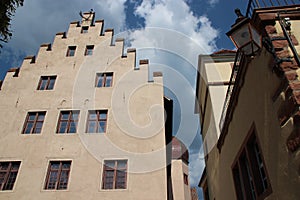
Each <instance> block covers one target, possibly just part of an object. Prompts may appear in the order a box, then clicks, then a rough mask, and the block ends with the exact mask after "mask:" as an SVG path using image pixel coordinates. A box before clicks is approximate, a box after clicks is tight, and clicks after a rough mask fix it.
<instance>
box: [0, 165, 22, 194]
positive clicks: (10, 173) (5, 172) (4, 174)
mask: <svg viewBox="0 0 300 200" xmlns="http://www.w3.org/2000/svg"><path fill="white" fill-rule="evenodd" d="M20 164H21V162H20V161H13V162H0V190H12V189H13V187H14V184H15V182H16V179H17V175H18V171H19V167H20Z"/></svg>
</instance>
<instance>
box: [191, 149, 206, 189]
mask: <svg viewBox="0 0 300 200" xmlns="http://www.w3.org/2000/svg"><path fill="white" fill-rule="evenodd" d="M189 160H190V163H189V171H190V172H189V173H190V176H189V177H190V185H191V186H192V187H196V186H198V184H199V181H200V178H201V175H202V172H203V169H204V166H205V163H204V156H203V153H202V152H201V151H199V152H196V153H193V154H190V158H189Z"/></svg>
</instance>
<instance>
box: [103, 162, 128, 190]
mask: <svg viewBox="0 0 300 200" xmlns="http://www.w3.org/2000/svg"><path fill="white" fill-rule="evenodd" d="M102 178H103V179H102V180H103V181H102V189H105V190H107V189H126V185H127V160H106V161H104V166H103V177H102Z"/></svg>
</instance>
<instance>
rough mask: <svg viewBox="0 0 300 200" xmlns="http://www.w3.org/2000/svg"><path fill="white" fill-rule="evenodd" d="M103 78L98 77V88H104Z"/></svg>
mask: <svg viewBox="0 0 300 200" xmlns="http://www.w3.org/2000/svg"><path fill="white" fill-rule="evenodd" d="M103 80H104V79H103V76H101V75H100V76H99V77H98V82H97V87H102V86H103Z"/></svg>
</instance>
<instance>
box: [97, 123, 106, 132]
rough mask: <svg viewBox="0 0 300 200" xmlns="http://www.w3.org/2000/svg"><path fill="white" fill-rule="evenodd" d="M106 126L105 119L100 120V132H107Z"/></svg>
mask: <svg viewBox="0 0 300 200" xmlns="http://www.w3.org/2000/svg"><path fill="white" fill-rule="evenodd" d="M105 127H106V122H105V121H100V122H99V127H98V133H104V132H105Z"/></svg>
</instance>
